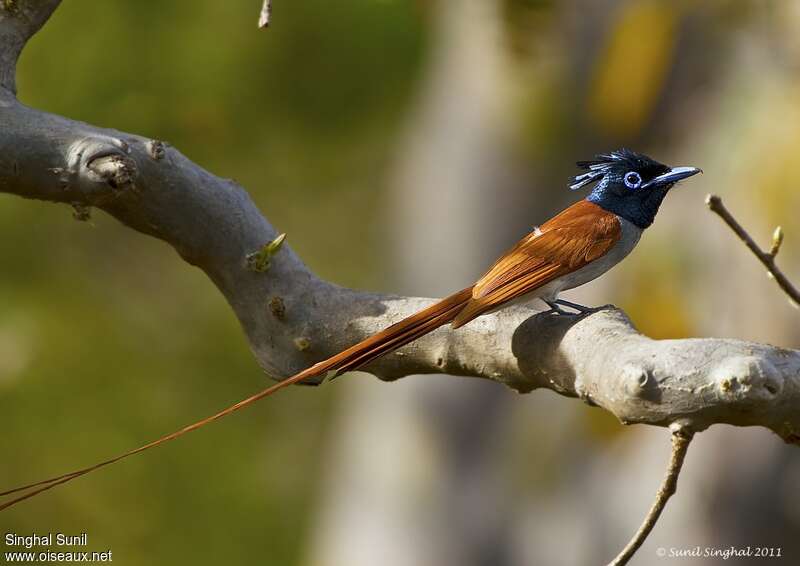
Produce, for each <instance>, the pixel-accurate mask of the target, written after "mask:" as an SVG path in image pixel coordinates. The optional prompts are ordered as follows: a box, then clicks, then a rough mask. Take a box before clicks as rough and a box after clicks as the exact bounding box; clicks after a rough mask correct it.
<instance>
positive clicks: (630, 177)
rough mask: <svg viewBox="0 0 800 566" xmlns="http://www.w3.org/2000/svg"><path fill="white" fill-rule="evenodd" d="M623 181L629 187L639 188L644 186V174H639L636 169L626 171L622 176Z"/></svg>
mask: <svg viewBox="0 0 800 566" xmlns="http://www.w3.org/2000/svg"><path fill="white" fill-rule="evenodd" d="M622 181H623V182H624V183H625V186H626V187H628V188H629V189H638V188H639V187H641V186H642V176H641V175H639V173H637V172H636V171H628V172H627V173H625V176H624V177H623V178H622Z"/></svg>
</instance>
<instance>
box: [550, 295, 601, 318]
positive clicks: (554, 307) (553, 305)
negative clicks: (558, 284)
mask: <svg viewBox="0 0 800 566" xmlns="http://www.w3.org/2000/svg"><path fill="white" fill-rule="evenodd" d="M542 300H543V301H544V302H545V303H547V306H548V307H550V310H549V311H545V312H544V314H550V313H555V314H560V315H568V316H575V313H573V312H569V311H565V310H564V309H562V308H561V306H565V307H568V308H571V309H574V310H576V311H578V313H579V314H588V313H591V312H594V311H595V309H593V308H590V307H585V306H583V305H579V304H578V303H571V302H570V301H565V300H563V299H556V300H555V301H548V300H546V299H542Z"/></svg>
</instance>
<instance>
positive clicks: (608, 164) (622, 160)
mask: <svg viewBox="0 0 800 566" xmlns="http://www.w3.org/2000/svg"><path fill="white" fill-rule="evenodd" d="M647 162H653V160H652V159H650V158H649V157H647V156H646V155H641V154H639V153H636V152H634V151H631V150H630V149H624V148H623V149H620V150H617V151H612V152H611V153H601V154H600V155H597V156H595V158H594V159H592V160H590V161H578V162H577V163H576V165H577V166H578V167H580V168H581V169H585V170H586V171H587V172H586V173H581V174H580V175H576V176H575V177H572V178H571V179H570V181H571V182H570V185H569V188H570V189H572V190H573V191H575V190H578V189H580V188H582V187H585V186H586V185H588V184H589V183H593V182H595V181H599V180H600V179H602V178H603V176H604V175H605V174H606V173H608V171H609V169H611V168H613V167H615V166H619V165H622V166H623V167H630V168H631V169H637V168H639V167H641V166H643V165H646V164H647Z"/></svg>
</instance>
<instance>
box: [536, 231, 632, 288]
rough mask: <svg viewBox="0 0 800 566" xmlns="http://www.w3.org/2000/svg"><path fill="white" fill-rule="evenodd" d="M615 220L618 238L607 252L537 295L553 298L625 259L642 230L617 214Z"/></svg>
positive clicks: (596, 276) (586, 281)
mask: <svg viewBox="0 0 800 566" xmlns="http://www.w3.org/2000/svg"><path fill="white" fill-rule="evenodd" d="M617 221H618V222H619V224H620V228H621V234H620V238H619V240H618V241H617V243H616V244H614V246H613V247H612V248H611V249H610V250H608V252H606V253H605V254H603V255H602V256H600V257H599V258H597V259H596V260H594V261H592V262H590V263H588V264H586V265H584V266H583V267H581V268H580V269H576V270H575V271H573V272H572V273H567V274H566V275H563V276H562V277H559V278H558V279H555V280H553V281H551V282H550V283H548V284H547V285H544V286H543V287H542V288H541V289H540V290H539V293H537V295H538V296H540V297H543V298H545V299H548V300H552V299H555V298H557V296H558V294H559V293H560V292H561V291H566V290H568V289H574V288H575V287H580V286H581V285H583V284H584V283H588V282H589V281H592V280H593V279H597V278H598V277H600V276H601V275H603V274H604V273H605V272H606V271H608V270H609V269H611V268H612V267H614V266H615V265H617V264H618V263H619V262H620V261H622V260H623V259H625V257H626V256H627V255H628V254H629V253H631V251H633V248H635V247H636V244H638V243H639V238H641V237H642V232H643V230H642V229H641V228H639V227H638V226H636V224H634V223H633V222H630V221H628V220H625V219H624V218H622V217H621V216H617Z"/></svg>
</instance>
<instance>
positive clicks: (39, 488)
mask: <svg viewBox="0 0 800 566" xmlns="http://www.w3.org/2000/svg"><path fill="white" fill-rule="evenodd" d="M471 296H472V287H468V288H466V289H463V290H461V291H459V292H458V293H455V294H453V295H451V296H449V297H447V298H445V299H442V300H441V301H439V302H437V303H435V304H433V305H431V306H430V307H428V308H426V309H423V310H421V311H419V312H418V313H416V314H413V315H411V316H409V317H407V318H405V319H403V320H401V321H400V322H397V323H395V324H393V325H391V326H389V327H388V328H386V329H385V330H383V331H381V332H378V333H377V334H374V335H372V336H370V337H369V338H366V339H364V340H362V341H361V342H359V343H358V344H356V345H354V346H351V347H350V348H348V349H346V350H344V351H342V352H340V353H338V354H336V355H335V356H331V357H330V358H328V359H327V360H323V361H321V362H319V363H317V364H314V365H313V366H311V367H309V368H307V369H305V370H303V371H301V372H300V373H298V374H295V375H293V376H291V377H289V378H287V379H285V380H283V381H281V382H279V383H275V384H274V385H272V386H270V387H267V388H266V389H264V390H263V391H260V392H258V393H256V394H255V395H252V396H250V397H248V398H247V399H244V400H242V401H239V402H238V403H236V404H235V405H231V406H230V407H228V408H226V409H223V410H222V411H220V412H218V413H216V414H214V415H211V416H210V417H207V418H205V419H202V420H200V421H197V422H195V423H193V424H190V425H188V426H185V427H183V428H182V429H180V430H177V431H175V432H173V433H171V434H168V435H166V436H162V437H161V438H159V439H157V440H154V441H152V442H149V443H147V444H145V445H143V446H140V447H138V448H135V449H133V450H129V451H128V452H124V453H123V454H120V455H118V456H115V457H114V458H110V459H108V460H104V461H103V462H99V463H97V464H94V465H92V466H88V467H86V468H81V469H79V470H75V471H73V472H69V473H66V474H62V475H60V476H56V477H52V478H49V479H46V480H42V481H38V482H35V483H30V484H27V485H23V486H19V487H16V488H13V489H9V490H7V491H3V492H0V497H5V496H8V495H12V494H17V493H18V494H20V495H18V496H17V497H15V498H13V499H10V500H8V501H5V502H3V503H1V504H0V511H2V510H3V509H7V508H8V507H11V506H12V505H15V504H17V503H19V502H21V501H24V500H26V499H29V498H31V497H33V496H35V495H38V494H40V493H42V492H44V491H47V490H49V489H52V488H54V487H56V486H58V485H61V484H64V483H67V482H69V481H72V480H74V479H76V478H79V477H81V476H84V475H86V474H88V473H90V472H93V471H95V470H98V469H100V468H103V467H105V466H109V465H111V464H113V463H115V462H119V461H120V460H124V459H125V458H128V457H129V456H133V455H134V454H139V453H140V452H144V451H145V450H149V449H150V448H155V447H156V446H159V445H161V444H164V443H165V442H169V441H170V440H175V439H176V438H179V437H181V436H183V435H184V434H186V433H188V432H192V431H194V430H197V429H198V428H201V427H203V426H205V425H207V424H209V423H211V422H214V421H216V420H218V419H221V418H222V417H225V416H228V415H230V414H231V413H234V412H236V411H238V410H239V409H243V408H244V407H247V406H248V405H250V404H252V403H255V402H256V401H258V400H260V399H263V398H264V397H268V396H270V395H272V394H273V393H275V392H276V391H278V390H279V389H283V388H284V387H286V386H288V385H292V384H294V383H297V382H299V381H303V380H304V379H308V378H310V377H317V376H320V375H325V374H327V373H328V372H330V371H335V372H336V374H335V375H337V376H338V375H341V374H342V373H344V372H347V371H352V370H355V369H358V368H360V367H363V366H365V365H367V364H368V363H369V362H371V361H373V360H375V359H377V358H379V357H381V356H383V355H385V354H388V353H390V352H392V351H394V350H396V349H397V348H400V347H401V346H404V345H406V344H408V343H409V342H412V341H414V340H416V339H417V338H419V337H421V336H424V335H425V334H427V333H428V332H431V331H433V330H435V329H436V328H438V327H440V326H442V325H444V324H447V323H448V322H450V321H452V320H453V319H454V318H455V317H456V316H457V315H458V313H459V311H460V310H461V309H462V308H463V307H464V305H465V304H467V303H468V302H469V300H470V298H471Z"/></svg>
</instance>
